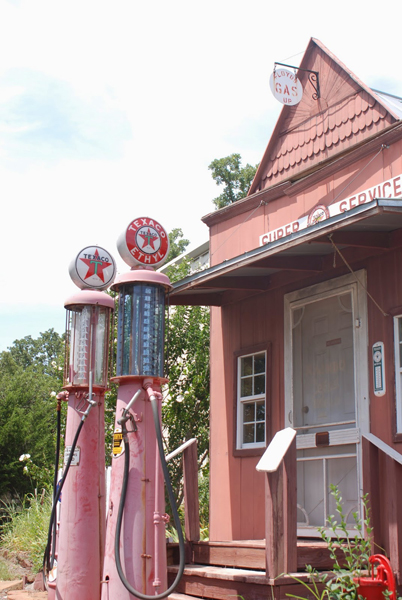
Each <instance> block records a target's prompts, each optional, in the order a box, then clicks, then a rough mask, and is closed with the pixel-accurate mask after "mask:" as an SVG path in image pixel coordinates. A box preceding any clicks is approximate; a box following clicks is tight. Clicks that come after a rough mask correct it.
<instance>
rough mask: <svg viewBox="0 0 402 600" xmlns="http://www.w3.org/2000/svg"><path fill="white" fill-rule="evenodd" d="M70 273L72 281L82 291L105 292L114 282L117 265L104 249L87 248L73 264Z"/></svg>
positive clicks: (78, 255)
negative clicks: (94, 290)
mask: <svg viewBox="0 0 402 600" xmlns="http://www.w3.org/2000/svg"><path fill="white" fill-rule="evenodd" d="M69 272H70V277H71V279H72V280H73V281H74V283H75V284H76V285H77V286H78V287H79V288H81V289H82V290H84V289H88V288H89V289H96V290H105V289H106V288H108V287H109V286H110V285H111V284H112V283H113V281H114V278H115V275H116V264H115V262H114V259H113V257H112V255H111V254H110V253H109V252H108V251H107V250H105V249H104V248H101V247H100V246H87V247H86V248H83V249H82V250H81V252H79V253H78V254H77V256H76V258H75V259H74V260H73V261H72V262H71V264H70V268H69Z"/></svg>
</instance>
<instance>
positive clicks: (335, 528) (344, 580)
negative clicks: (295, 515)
mask: <svg viewBox="0 0 402 600" xmlns="http://www.w3.org/2000/svg"><path fill="white" fill-rule="evenodd" d="M330 489H331V494H332V495H333V496H334V498H335V503H336V513H337V518H335V515H330V516H329V517H328V519H327V527H319V529H318V530H319V532H320V534H321V537H322V539H323V541H324V542H326V544H327V546H328V549H329V552H330V556H331V559H332V561H333V567H332V571H333V574H332V575H328V574H324V575H320V574H319V573H318V572H317V571H316V570H315V569H313V568H312V567H311V566H310V565H307V566H306V571H307V573H309V575H310V581H311V583H306V582H305V581H302V580H301V579H299V578H297V577H294V578H293V579H294V580H295V581H297V582H298V583H301V584H302V585H303V586H304V587H305V588H306V590H307V591H308V592H309V596H313V597H314V598H315V599H316V600H323V599H324V598H327V599H328V600H358V593H357V584H356V583H355V582H354V578H357V577H360V576H361V574H362V571H365V570H367V569H368V568H369V557H370V555H371V547H372V540H373V528H372V526H371V522H370V509H369V506H368V496H367V494H366V495H365V496H363V510H364V517H363V518H360V517H359V514H358V513H357V512H355V513H353V520H354V530H355V532H356V533H355V535H354V536H353V537H352V536H351V535H350V532H349V529H350V527H348V525H347V523H346V515H345V513H344V509H343V505H342V496H341V493H340V491H339V489H338V488H337V486H335V485H331V486H330ZM340 551H341V553H342V557H341V558H339V554H340ZM317 584H318V585H317ZM320 584H321V585H320ZM287 596H289V597H291V598H297V599H298V600H305V597H304V596H296V595H294V594H287Z"/></svg>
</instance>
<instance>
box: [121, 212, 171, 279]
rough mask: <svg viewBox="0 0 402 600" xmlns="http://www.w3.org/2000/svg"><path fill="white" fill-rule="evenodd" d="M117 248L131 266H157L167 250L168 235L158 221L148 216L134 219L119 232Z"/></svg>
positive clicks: (161, 261)
mask: <svg viewBox="0 0 402 600" xmlns="http://www.w3.org/2000/svg"><path fill="white" fill-rule="evenodd" d="M117 248H118V250H119V252H120V255H121V257H122V259H123V260H124V261H125V262H126V263H127V264H128V265H130V266H131V267H133V266H138V265H141V266H151V267H159V266H160V265H161V264H162V263H163V262H164V260H165V259H166V257H167V255H168V252H169V237H168V234H167V233H166V230H165V229H164V228H163V227H162V225H161V224H160V223H158V221H155V219H151V218H149V217H139V218H137V219H134V221H132V222H131V223H130V225H129V226H128V227H127V229H126V230H125V231H124V232H123V233H122V234H121V236H120V237H119V239H118V241H117Z"/></svg>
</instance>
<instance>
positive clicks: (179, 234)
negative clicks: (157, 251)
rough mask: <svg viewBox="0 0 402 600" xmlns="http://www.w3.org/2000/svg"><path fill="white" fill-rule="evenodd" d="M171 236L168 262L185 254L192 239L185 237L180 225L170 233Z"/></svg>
mask: <svg viewBox="0 0 402 600" xmlns="http://www.w3.org/2000/svg"><path fill="white" fill-rule="evenodd" d="M168 236H169V254H168V255H167V258H166V262H167V263H168V262H170V261H171V260H173V259H174V258H177V257H178V256H180V254H183V252H185V251H186V248H187V246H188V245H189V243H190V241H189V240H186V239H185V238H183V230H182V229H180V228H179V227H175V228H174V229H172V231H170V232H169V233H168Z"/></svg>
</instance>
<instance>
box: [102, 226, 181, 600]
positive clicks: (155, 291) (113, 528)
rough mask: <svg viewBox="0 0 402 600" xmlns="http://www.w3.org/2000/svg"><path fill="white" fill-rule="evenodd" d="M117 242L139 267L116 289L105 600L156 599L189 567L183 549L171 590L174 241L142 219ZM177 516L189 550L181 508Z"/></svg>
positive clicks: (125, 257) (122, 277) (120, 280)
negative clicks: (169, 381) (169, 326)
mask: <svg viewBox="0 0 402 600" xmlns="http://www.w3.org/2000/svg"><path fill="white" fill-rule="evenodd" d="M117 245H118V249H119V252H120V254H121V256H122V258H123V260H125V262H126V263H127V264H128V265H130V266H131V267H132V268H131V271H129V272H128V273H125V274H123V275H120V276H118V278H117V280H116V282H115V284H114V286H113V289H115V290H118V292H119V317H118V336H117V361H116V377H115V381H117V382H118V383H119V391H118V397H117V405H116V420H115V429H114V442H113V458H112V476H111V490H110V501H109V505H108V507H107V528H106V546H105V559H104V570H103V579H102V592H101V598H102V600H130V599H132V598H133V596H135V597H137V598H140V599H148V598H152V599H153V600H155V599H156V600H157V599H158V598H164V597H166V596H167V595H168V594H169V593H171V592H172V591H173V589H174V587H175V585H177V583H178V581H179V579H180V577H181V574H182V572H183V569H184V552H182V553H181V559H180V560H181V563H180V568H179V573H178V576H177V577H176V581H175V583H174V584H173V585H172V586H171V587H170V588H169V589H167V572H166V571H167V567H166V540H165V524H166V521H167V516H166V515H165V498H164V479H165V482H166V487H167V491H168V495H169V498H170V501H171V503H173V504H174V497H173V491H172V489H171V485H170V482H169V476H168V472H167V467H166V462H165V460H164V455H163V445H162V435H161V425H160V417H161V403H162V394H161V385H162V384H163V383H165V382H166V379H165V377H164V370H163V369H164V360H163V358H164V312H165V296H166V292H167V291H168V290H169V289H170V287H171V286H170V282H169V279H168V277H166V275H163V274H161V273H157V272H155V270H154V269H155V268H156V267H157V266H160V264H161V263H162V262H163V261H164V260H165V258H166V256H167V254H168V250H169V239H168V235H167V233H166V231H165V230H164V228H163V227H162V226H161V225H160V223H158V222H157V221H155V219H150V218H148V217H141V218H138V219H135V220H134V221H132V222H131V223H130V224H129V226H128V227H127V228H126V230H125V231H124V232H123V233H122V235H121V236H120V238H119V240H118V244H117ZM172 509H173V506H172ZM173 513H174V518H175V525H176V528H177V530H178V533H179V537H180V539H181V546H182V547H183V548H184V543H183V535H182V531H181V526H180V521H179V518H178V515H177V511H176V512H175V511H173Z"/></svg>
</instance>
